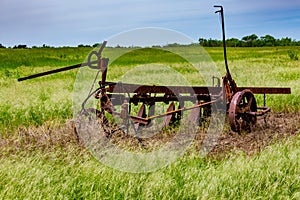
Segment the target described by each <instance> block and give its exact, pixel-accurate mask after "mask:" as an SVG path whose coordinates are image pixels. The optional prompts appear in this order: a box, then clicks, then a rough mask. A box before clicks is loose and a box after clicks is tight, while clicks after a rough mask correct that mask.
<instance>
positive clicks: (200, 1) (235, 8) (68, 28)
mask: <svg viewBox="0 0 300 200" xmlns="http://www.w3.org/2000/svg"><path fill="white" fill-rule="evenodd" d="M214 5H222V6H223V7H224V11H225V26H226V38H233V37H234V38H238V39H241V38H242V37H244V36H247V35H251V34H256V35H258V36H259V37H260V36H264V35H267V34H270V35H272V36H274V37H275V38H282V37H290V38H292V39H295V40H300V0H285V1H283V0H251V1H249V0H248V1H242V0H209V1H208V0H126V1H125V0H106V1H104V0H88V1H83V0H0V16H1V17H0V27H1V31H0V44H2V45H4V46H6V47H9V46H11V47H12V46H14V45H18V44H25V45H27V46H42V45H43V44H46V45H49V46H77V45H79V44H89V45H92V44H95V43H101V42H102V41H104V40H107V39H108V38H111V37H114V36H115V35H118V34H119V33H122V32H123V33H124V32H128V31H130V30H133V29H142V28H145V27H158V28H162V29H167V30H174V31H176V32H178V33H181V34H183V35H186V36H187V37H189V38H191V39H192V40H193V41H195V42H197V41H198V39H199V38H206V39H209V38H213V39H221V38H222V35H221V28H220V26H221V23H220V17H219V16H218V15H217V14H215V13H214V12H215V11H216V10H217V9H216V8H214V7H213V6H214ZM152 37H154V36H152ZM155 37H159V36H155Z"/></svg>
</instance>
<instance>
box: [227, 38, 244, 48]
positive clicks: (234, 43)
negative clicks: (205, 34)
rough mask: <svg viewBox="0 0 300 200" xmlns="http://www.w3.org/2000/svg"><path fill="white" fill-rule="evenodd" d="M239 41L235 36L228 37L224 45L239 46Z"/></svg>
mask: <svg viewBox="0 0 300 200" xmlns="http://www.w3.org/2000/svg"><path fill="white" fill-rule="evenodd" d="M240 43H241V42H240V40H239V39H237V38H230V39H227V40H226V45H227V46H228V47H239V46H240V45H241V44H240Z"/></svg>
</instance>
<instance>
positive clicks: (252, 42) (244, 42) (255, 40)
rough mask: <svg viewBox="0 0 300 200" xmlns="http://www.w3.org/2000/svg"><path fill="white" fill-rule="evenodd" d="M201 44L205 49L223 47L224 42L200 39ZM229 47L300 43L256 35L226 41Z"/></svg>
mask: <svg viewBox="0 0 300 200" xmlns="http://www.w3.org/2000/svg"><path fill="white" fill-rule="evenodd" d="M199 43H200V44H201V45H202V46H204V47H221V46H222V45H223V41H222V40H215V39H204V38H199ZM226 46H228V47H272V46H300V41H296V40H293V39H292V38H288V37H285V38H281V39H276V38H274V37H273V36H271V35H265V36H261V37H258V36H257V35H255V34H252V35H249V36H245V37H243V38H242V39H241V40H240V39H237V38H230V39H227V40H226Z"/></svg>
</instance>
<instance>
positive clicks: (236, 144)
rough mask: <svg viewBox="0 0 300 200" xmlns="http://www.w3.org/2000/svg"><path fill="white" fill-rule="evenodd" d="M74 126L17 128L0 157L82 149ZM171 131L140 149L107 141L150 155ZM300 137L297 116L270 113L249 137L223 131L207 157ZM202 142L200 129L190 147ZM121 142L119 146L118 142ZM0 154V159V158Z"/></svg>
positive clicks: (127, 140)
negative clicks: (147, 152) (75, 148)
mask: <svg viewBox="0 0 300 200" xmlns="http://www.w3.org/2000/svg"><path fill="white" fill-rule="evenodd" d="M75 133H76V131H75V125H74V122H73V121H71V120H70V121H68V122H67V123H65V124H63V125H62V124H55V123H51V122H49V123H45V124H44V125H43V126H40V127H27V128H24V127H23V128H19V129H18V130H17V134H13V135H12V136H7V137H5V138H3V137H2V138H0V152H1V154H2V156H4V155H7V156H8V155H10V154H14V153H16V152H20V151H23V152H24V151H26V152H27V151H30V152H33V151H35V150H37V149H38V150H42V151H51V150H55V149H63V150H64V149H68V148H70V146H72V147H74V146H75V147H76V146H78V147H79V148H78V150H79V151H80V149H82V147H83V144H82V143H80V140H79V138H78V136H77V135H76V134H75ZM174 134H176V133H173V132H172V131H167V132H164V133H163V134H157V135H155V136H154V137H152V138H150V139H147V140H146V139H143V140H142V142H143V144H144V147H143V148H141V146H140V144H139V142H138V141H137V139H136V138H134V137H132V136H131V137H128V136H126V135H124V134H123V135H122V134H115V135H114V136H112V137H111V139H110V141H111V142H114V143H115V144H118V143H119V145H120V147H125V146H126V145H128V144H129V145H130V147H129V149H131V150H137V151H140V150H143V151H144V150H146V151H151V150H153V149H156V148H158V147H160V146H162V145H164V144H165V143H166V142H168V141H170V140H172V138H173V137H174ZM297 134H300V113H299V112H298V113H270V114H269V115H268V116H267V117H266V118H265V119H264V118H260V119H259V120H258V122H257V125H256V126H255V127H253V128H252V132H251V133H242V134H240V135H239V134H237V133H234V132H232V131H230V129H229V128H228V126H227V127H225V128H224V130H223V132H222V133H221V135H220V136H219V137H218V140H217V143H216V145H215V146H214V148H213V149H212V151H211V152H210V153H209V154H208V156H212V157H214V158H222V157H225V156H226V155H227V154H228V153H229V152H231V151H233V150H239V151H243V152H245V153H246V154H247V155H253V154H255V153H257V152H260V151H261V150H262V149H264V148H265V147H266V146H269V145H271V144H274V143H276V142H279V141H281V140H283V139H285V138H288V137H292V136H295V135H297ZM204 138H205V131H204V129H200V130H199V132H198V133H197V135H196V137H195V141H194V144H196V148H197V145H198V146H199V148H200V147H201V145H202V142H203V139H204ZM120 140H121V142H119V141H120ZM1 154H0V157H1Z"/></svg>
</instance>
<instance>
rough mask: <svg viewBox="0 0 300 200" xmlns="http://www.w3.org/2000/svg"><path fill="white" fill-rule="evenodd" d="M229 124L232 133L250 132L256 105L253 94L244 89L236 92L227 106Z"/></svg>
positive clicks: (254, 117) (253, 122)
mask: <svg viewBox="0 0 300 200" xmlns="http://www.w3.org/2000/svg"><path fill="white" fill-rule="evenodd" d="M228 112H229V113H228V116H229V124H230V127H231V129H232V130H233V131H235V132H238V133H240V132H241V131H242V130H245V131H248V132H250V131H251V126H252V125H254V124H255V123H256V112H257V105H256V100H255V97H254V95H253V93H252V92H251V91H250V90H248V89H246V90H243V91H240V92H237V93H236V94H235V95H234V96H233V98H232V100H231V102H230V106H229V111H228Z"/></svg>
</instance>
